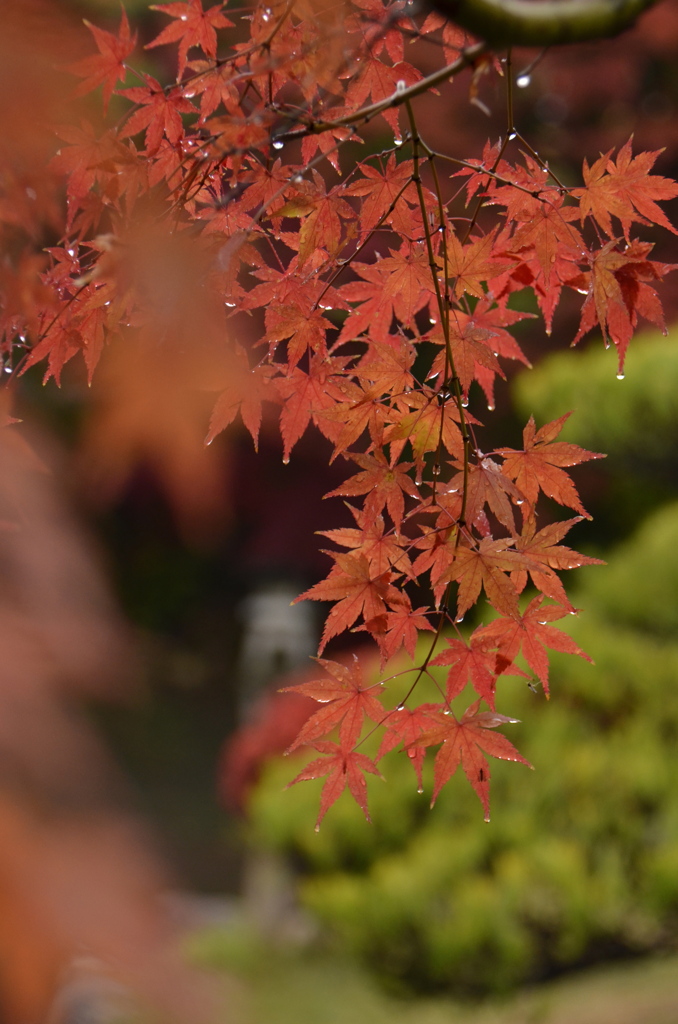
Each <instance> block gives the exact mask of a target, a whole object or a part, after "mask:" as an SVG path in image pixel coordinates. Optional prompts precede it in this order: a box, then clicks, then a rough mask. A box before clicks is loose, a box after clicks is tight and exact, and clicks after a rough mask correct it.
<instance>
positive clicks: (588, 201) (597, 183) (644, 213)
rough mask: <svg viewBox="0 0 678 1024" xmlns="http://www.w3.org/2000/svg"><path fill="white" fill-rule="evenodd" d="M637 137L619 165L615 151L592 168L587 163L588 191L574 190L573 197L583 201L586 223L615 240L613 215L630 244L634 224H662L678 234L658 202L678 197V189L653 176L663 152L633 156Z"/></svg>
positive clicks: (622, 151)
mask: <svg viewBox="0 0 678 1024" xmlns="http://www.w3.org/2000/svg"><path fill="white" fill-rule="evenodd" d="M632 141H633V136H632V137H631V138H630V139H629V140H628V142H627V143H626V144H625V145H624V146H622V148H621V149H620V150H619V153H618V154H617V162H616V163H615V162H614V160H611V159H610V154H611V153H612V150H609V151H608V152H607V153H604V154H603V155H602V156H600V157H599V159H598V160H596V162H595V163H594V164H592V166H591V167H589V165H588V163H587V161H586V160H584V169H583V176H584V182H585V186H584V188H575V189H572V192H571V195H573V196H574V197H575V198H578V199H579V209H580V214H581V220H582V223H583V222H584V220H585V219H586V217H588V216H591V217H593V219H594V220H595V221H596V223H598V224H600V226H601V227H602V229H603V231H604V232H605V233H606V235H607V236H608V238H612V237H613V236H614V232H613V230H612V221H611V219H610V215H612V216H613V217H617V219H618V220H620V221H621V225H622V228H623V230H624V237H625V239H626V241H627V242H628V241H629V230H630V227H631V224H632V223H633V222H634V221H636V223H639V224H648V223H654V224H661V226H662V227H663V228H666V229H667V230H668V231H672V232H673V234H674V235H675V234H678V231H676V229H675V228H674V226H673V225H672V224H671V221H670V220H669V219H668V217H667V216H666V214H665V213H664V212H663V211H662V210H660V208H659V207H658V206H657V203H656V200H660V201H661V200H666V199H673V198H675V196H678V185H677V184H676V182H675V181H671V180H670V179H669V178H663V177H662V176H661V175H659V174H650V173H649V171H650V169H651V168H652V167H653V166H654V163H655V160H656V159H657V157H658V156H659V154H660V153H661V152H662V150H661V149H658V150H655V152H654V153H639V154H638V155H637V156H635V157H632V156H631V142H632Z"/></svg>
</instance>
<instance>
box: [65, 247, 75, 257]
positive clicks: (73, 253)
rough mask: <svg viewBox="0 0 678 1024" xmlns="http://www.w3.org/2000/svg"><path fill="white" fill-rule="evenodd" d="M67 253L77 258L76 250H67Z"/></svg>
mask: <svg viewBox="0 0 678 1024" xmlns="http://www.w3.org/2000/svg"><path fill="white" fill-rule="evenodd" d="M66 252H67V253H68V255H69V256H75V249H67V250H66Z"/></svg>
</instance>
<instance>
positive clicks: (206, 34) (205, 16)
mask: <svg viewBox="0 0 678 1024" xmlns="http://www.w3.org/2000/svg"><path fill="white" fill-rule="evenodd" d="M222 7H223V4H217V5H216V6H214V7H210V8H209V10H207V11H204V10H203V8H202V0H188V3H171V4H151V10H152V11H162V12H163V14H169V16H170V18H176V21H173V22H172V23H171V24H169V25H167V26H166V27H165V28H164V29H163V30H162V32H161V33H160V35H158V36H156V37H155V39H154V40H153V41H152V42H150V43H146V47H145V48H146V49H147V50H150V49H151V48H152V47H153V46H163V45H165V43H176V42H178V43H179V71H178V74H177V79H180V78H181V76H182V75H183V73H184V68H185V67H186V54H187V53H188V51H189V50H190V49H191V47H192V46H199V47H200V48H201V50H202V51H203V53H204V54H205V55H206V56H207V57H212V58H214V57H216V55H217V34H216V32H215V29H217V28H232V27H233V22H232V21H231V20H230V19H229V18H227V17H226V15H225V14H223V13H222Z"/></svg>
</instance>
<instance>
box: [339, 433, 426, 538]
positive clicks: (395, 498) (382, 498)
mask: <svg viewBox="0 0 678 1024" xmlns="http://www.w3.org/2000/svg"><path fill="white" fill-rule="evenodd" d="M351 458H352V459H353V461H354V462H357V463H358V465H359V466H362V472H361V473H357V474H356V475H355V476H352V477H350V479H348V480H346V481H345V482H344V483H343V484H341V485H340V486H339V487H335V489H334V490H333V491H330V492H329V493H328V494H326V495H325V497H326V498H331V497H334V496H336V495H345V496H350V495H354V494H367V498H366V499H365V507H364V509H365V513H366V515H368V516H377V515H379V513H380V512H381V511H382V509H383V508H384V507H386V508H387V509H388V513H389V515H390V517H391V519H392V520H393V525H394V526H395V528H396V529H397V530H399V529H400V526H401V524H402V521H403V516H404V514H405V494H407V495H409V496H410V497H411V498H417V499H419V497H420V495H419V491H418V489H417V486H416V484H415V482H414V480H413V479H412V477H411V476H409V475H408V472H407V471H408V470H409V469H411V468H412V465H413V463H411V462H401V463H396V464H395V465H394V466H391V465H390V464H389V462H388V460H387V458H386V456H385V455H384V452H383V450H382V449H381V448H377V449H376V450H375V451H374V453H373V454H372V455H367V454H362V453H360V452H351Z"/></svg>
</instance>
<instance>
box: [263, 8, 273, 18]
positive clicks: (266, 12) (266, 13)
mask: <svg viewBox="0 0 678 1024" xmlns="http://www.w3.org/2000/svg"><path fill="white" fill-rule="evenodd" d="M270 17H271V12H270V11H269V10H268V8H266V10H265V11H264V13H263V14H262V16H261V20H262V21H268V20H269V19H270Z"/></svg>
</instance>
